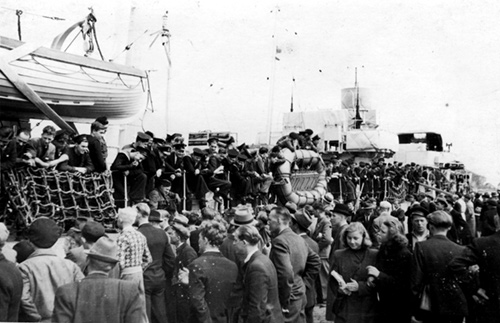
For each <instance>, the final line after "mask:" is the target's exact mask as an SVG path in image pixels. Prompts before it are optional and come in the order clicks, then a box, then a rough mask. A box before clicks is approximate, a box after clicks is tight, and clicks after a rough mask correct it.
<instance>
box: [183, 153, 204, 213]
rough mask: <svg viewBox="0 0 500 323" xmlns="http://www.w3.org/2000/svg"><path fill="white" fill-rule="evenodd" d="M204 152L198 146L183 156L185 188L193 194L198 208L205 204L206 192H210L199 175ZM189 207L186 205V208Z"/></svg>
mask: <svg viewBox="0 0 500 323" xmlns="http://www.w3.org/2000/svg"><path fill="white" fill-rule="evenodd" d="M203 158H204V153H203V152H202V150H201V149H199V148H194V149H193V153H192V154H191V155H190V154H186V155H185V156H184V158H183V165H184V170H185V171H186V184H187V189H189V191H190V192H191V193H192V194H194V196H195V198H196V199H197V200H198V203H199V205H200V208H201V209H202V208H204V207H205V206H206V194H207V193H208V192H210V190H209V189H208V186H207V183H206V182H205V178H204V177H203V175H201V169H202V167H203ZM189 209H191V208H190V207H189V205H188V210H189Z"/></svg>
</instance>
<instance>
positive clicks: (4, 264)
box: [0, 252, 23, 322]
mask: <svg viewBox="0 0 500 323" xmlns="http://www.w3.org/2000/svg"><path fill="white" fill-rule="evenodd" d="M0 273H1V274H0V322H17V319H18V315H19V307H20V305H21V296H22V292H23V278H22V276H21V272H20V271H19V269H17V267H16V265H15V264H13V263H12V262H10V261H8V260H7V259H5V256H4V255H3V254H2V253H1V252H0Z"/></svg>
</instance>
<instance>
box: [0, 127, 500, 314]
mask: <svg viewBox="0 0 500 323" xmlns="http://www.w3.org/2000/svg"><path fill="white" fill-rule="evenodd" d="M106 127H107V120H106V119H105V118H99V119H98V120H96V121H95V122H94V123H92V125H91V134H90V135H78V136H76V137H74V138H72V139H71V141H72V144H69V141H70V140H69V139H70V138H69V136H68V135H67V134H66V133H64V132H62V131H56V130H55V129H54V128H53V127H51V126H47V127H45V128H44V129H43V132H42V136H41V138H31V137H30V133H29V131H25V130H20V131H17V133H14V132H13V130H12V129H9V128H8V127H2V128H0V139H1V140H0V143H1V149H2V150H1V151H2V155H1V160H0V161H1V164H2V170H7V169H9V167H10V168H13V167H43V168H55V169H57V170H60V171H69V172H80V173H82V174H85V173H89V172H106V171H108V169H107V164H106V157H107V145H106V141H105V139H104V135H105V132H106ZM312 135H313V132H312V131H309V130H306V131H304V132H301V133H290V134H289V135H287V136H284V137H283V138H280V140H279V141H278V142H277V144H276V146H275V147H273V148H271V149H268V148H266V147H260V148H258V149H250V147H248V146H246V145H245V144H243V145H240V146H238V147H233V146H232V145H231V144H229V145H228V146H226V147H223V148H221V147H220V145H219V143H218V140H217V138H210V139H209V141H208V148H207V149H199V148H195V149H193V151H192V153H191V154H187V153H186V145H185V144H184V142H183V139H182V136H181V135H180V134H174V135H172V136H168V137H167V138H166V139H165V140H164V139H159V138H155V136H154V135H153V134H152V133H151V132H144V133H143V132H140V133H138V134H137V137H136V140H135V142H133V143H131V144H130V145H127V146H125V147H123V148H122V149H121V150H120V152H119V153H118V154H117V156H116V158H115V160H114V161H113V163H112V164H111V167H110V170H111V172H112V175H111V176H112V177H113V185H114V195H115V199H116V203H117V206H118V207H119V208H118V214H117V221H116V225H117V227H118V232H119V233H118V234H117V235H116V236H115V235H114V234H110V233H109V232H108V233H106V230H105V228H104V226H103V225H102V224H101V223H99V222H96V221H94V220H93V219H90V218H77V219H76V220H75V222H74V225H73V226H72V227H71V228H70V229H69V230H67V231H66V232H61V231H62V227H61V226H60V225H58V224H57V223H56V222H55V221H54V220H52V219H50V218H46V217H38V218H36V220H35V221H34V222H33V223H31V224H30V226H29V227H28V231H27V239H26V240H23V241H20V242H18V243H16V244H15V245H14V247H13V248H12V249H13V250H14V251H15V252H13V253H11V254H10V256H9V254H8V252H7V251H12V250H5V255H4V254H3V253H0V267H1V268H2V269H1V272H2V273H5V274H3V275H0V276H1V277H0V287H1V288H0V292H1V295H0V313H1V314H0V321H17V320H19V321H47V322H50V321H54V322H94V321H106V322H167V321H168V322H186V323H190V322H211V321H215V322H230V323H232V322H308V323H309V322H313V310H314V308H315V307H316V306H325V307H326V317H325V319H326V320H328V321H334V322H336V323H341V322H349V323H352V322H354V323H356V322H360V323H361V322H363V323H364V322H367V323H369V322H375V323H378V322H412V321H413V322H417V321H418V322H457V323H458V322H463V321H464V320H466V322H468V323H469V322H471V323H476V322H496V320H497V318H498V317H500V310H499V309H500V303H499V300H500V274H499V273H500V268H499V267H500V261H499V260H500V235H499V234H500V233H499V229H500V221H499V215H498V214H499V208H500V205H499V203H498V195H497V193H496V192H492V193H491V194H475V195H471V194H469V193H467V191H468V190H467V178H465V177H464V178H462V179H461V181H458V180H457V178H455V180H453V178H451V177H452V175H453V174H450V173H449V172H448V171H444V172H443V171H441V170H436V169H432V168H423V167H420V166H419V165H413V164H409V165H402V164H385V163H384V161H383V160H379V161H378V162H377V163H373V164H368V163H359V164H355V163H352V162H349V161H341V160H335V159H329V158H324V162H325V164H326V166H327V178H328V179H329V181H328V187H329V189H328V193H326V195H324V197H322V198H321V199H320V200H317V201H316V202H314V203H313V204H312V205H306V206H304V207H298V206H297V205H295V204H294V203H292V202H288V203H286V204H285V203H282V201H279V200H274V199H273V197H272V187H273V185H282V179H281V178H279V176H276V173H275V172H274V170H275V168H276V167H277V166H279V165H280V164H281V163H283V162H284V160H283V158H282V157H281V154H280V150H281V149H289V150H291V151H293V150H295V149H310V150H314V151H318V148H317V147H318V142H317V141H318V140H319V139H320V138H319V137H317V136H315V137H313V136H312ZM292 169H295V167H292ZM448 175H449V176H448ZM387 182H390V184H388V183H387ZM402 183H406V185H407V186H408V190H407V191H406V195H405V196H404V198H403V199H402V200H401V199H397V198H393V197H390V196H389V194H388V185H393V186H399V185H401V184H402ZM452 183H455V184H454V185H455V186H454V185H453V184H452ZM460 183H461V184H460ZM421 184H423V185H421ZM429 187H435V188H437V189H438V190H437V192H438V193H435V191H434V190H428V188H429ZM445 188H447V189H448V192H446V191H441V190H440V189H445ZM450 188H451V193H450V192H449V191H450ZM188 195H192V196H194V197H195V198H196V199H198V201H199V206H200V210H201V212H197V211H188V210H183V211H182V212H181V207H180V205H181V201H182V199H183V198H186V197H187V196H188ZM2 196H4V194H2ZM210 196H211V198H213V200H214V201H216V202H217V203H216V204H211V206H212V207H211V206H208V204H209V203H207V202H208V198H207V197H210ZM256 200H258V202H259V203H254V202H255V201H256ZM273 202H278V203H277V204H273ZM256 204H258V206H256ZM213 206H217V207H213ZM403 206H404V207H403ZM65 229H67V228H65ZM61 233H62V236H61ZM8 237H9V232H8V229H7V227H6V226H5V225H4V224H0V246H2V247H3V246H4V245H5V243H6V241H7V239H8ZM61 241H63V243H62V249H63V252H57V250H58V249H57V248H56V246H57V245H58V244H60V242H61ZM4 249H5V248H4ZM59 249H61V247H60V246H59Z"/></svg>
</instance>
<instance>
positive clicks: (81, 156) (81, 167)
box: [57, 135, 94, 174]
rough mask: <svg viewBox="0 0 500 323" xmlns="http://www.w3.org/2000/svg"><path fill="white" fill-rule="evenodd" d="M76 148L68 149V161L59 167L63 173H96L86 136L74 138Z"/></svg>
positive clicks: (66, 152)
mask: <svg viewBox="0 0 500 323" xmlns="http://www.w3.org/2000/svg"><path fill="white" fill-rule="evenodd" d="M73 141H74V142H75V146H74V147H72V148H69V147H68V148H67V149H66V151H65V154H66V155H68V159H67V160H66V161H64V162H62V163H60V164H59V165H58V166H57V170H58V171H61V172H78V173H82V174H88V173H91V172H93V171H94V165H93V164H92V160H91V159H90V156H89V142H88V140H87V136H86V135H78V136H76V137H75V138H73Z"/></svg>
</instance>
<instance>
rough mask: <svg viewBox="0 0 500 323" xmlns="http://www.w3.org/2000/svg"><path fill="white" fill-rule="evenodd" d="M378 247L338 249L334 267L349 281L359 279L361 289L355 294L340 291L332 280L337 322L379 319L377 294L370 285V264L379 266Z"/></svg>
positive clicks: (334, 258)
mask: <svg viewBox="0 0 500 323" xmlns="http://www.w3.org/2000/svg"><path fill="white" fill-rule="evenodd" d="M376 257H377V250H374V249H360V250H352V249H351V248H346V249H341V250H337V251H335V253H334V255H333V266H332V270H335V271H336V272H337V273H339V274H340V275H341V276H342V278H343V279H344V281H345V282H346V283H349V282H351V279H352V280H355V281H357V282H358V285H359V289H358V291H357V292H353V293H352V294H351V295H349V296H347V295H343V294H340V293H339V291H338V286H339V285H338V283H337V281H336V280H335V279H330V284H329V287H330V288H331V289H332V293H333V312H334V314H335V323H346V322H349V323H371V322H374V321H375V316H376V305H377V294H376V292H375V289H374V288H371V287H369V286H368V285H367V283H366V282H367V280H368V271H367V269H366V267H367V266H369V265H372V266H373V265H375V261H376Z"/></svg>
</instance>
